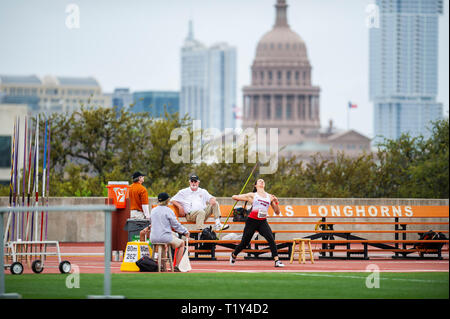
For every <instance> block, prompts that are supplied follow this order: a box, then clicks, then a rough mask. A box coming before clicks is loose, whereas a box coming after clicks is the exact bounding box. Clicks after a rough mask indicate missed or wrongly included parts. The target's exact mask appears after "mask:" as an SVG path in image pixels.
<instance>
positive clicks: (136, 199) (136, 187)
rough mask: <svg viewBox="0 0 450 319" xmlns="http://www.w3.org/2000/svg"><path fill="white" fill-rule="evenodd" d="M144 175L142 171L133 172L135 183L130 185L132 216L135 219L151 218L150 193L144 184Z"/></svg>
mask: <svg viewBox="0 0 450 319" xmlns="http://www.w3.org/2000/svg"><path fill="white" fill-rule="evenodd" d="M144 176H145V175H144V174H142V173H141V172H136V173H134V174H133V184H132V185H131V187H130V218H133V219H137V218H139V219H144V218H146V219H149V218H150V209H149V204H148V193H147V189H146V188H145V187H144V186H142V183H143V182H144Z"/></svg>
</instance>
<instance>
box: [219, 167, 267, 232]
mask: <svg viewBox="0 0 450 319" xmlns="http://www.w3.org/2000/svg"><path fill="white" fill-rule="evenodd" d="M258 165H259V162H256V165H255V166H254V167H253V169H252V172H251V173H250V175H249V176H248V178H247V181H246V182H245V185H244V187H242V189H241V191H240V193H239V195H241V194H242V192H243V191H244V189H245V187H246V186H247V184H248V181H249V180H250V178H251V177H252V175H253V173H254V172H255V169H256V167H258ZM237 202H238V201H235V202H234V205H233V207H232V208H231V211H230V212H229V213H228V216H227V219H226V220H225V223H224V224H223V225H222V228H221V229H220V230H219V237H220V235H221V233H222V230H223V228H224V227H225V225H226V224H227V222H228V218H230V215H231V213H232V212H233V210H234V207H235V206H236V204H237ZM219 239H220V238H219Z"/></svg>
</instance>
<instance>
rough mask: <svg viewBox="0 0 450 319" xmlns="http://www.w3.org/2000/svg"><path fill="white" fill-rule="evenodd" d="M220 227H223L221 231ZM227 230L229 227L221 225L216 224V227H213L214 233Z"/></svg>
mask: <svg viewBox="0 0 450 319" xmlns="http://www.w3.org/2000/svg"><path fill="white" fill-rule="evenodd" d="M222 227H223V229H222ZM228 228H230V225H225V226H223V224H218V225H216V226H214V230H215V231H221V230H225V229H228Z"/></svg>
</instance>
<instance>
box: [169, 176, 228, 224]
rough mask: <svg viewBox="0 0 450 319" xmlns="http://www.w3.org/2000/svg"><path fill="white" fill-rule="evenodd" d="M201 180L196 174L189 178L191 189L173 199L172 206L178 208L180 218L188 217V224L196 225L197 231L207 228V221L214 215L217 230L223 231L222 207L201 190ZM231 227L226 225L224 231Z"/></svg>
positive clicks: (188, 188) (181, 192) (180, 192)
mask: <svg viewBox="0 0 450 319" xmlns="http://www.w3.org/2000/svg"><path fill="white" fill-rule="evenodd" d="M199 184H200V179H199V178H198V176H197V175H196V174H191V175H190V176H189V187H187V188H183V189H182V190H180V191H178V193H177V194H176V195H175V196H174V197H172V204H173V205H175V206H176V207H177V208H178V213H179V215H180V217H184V216H185V217H186V220H187V221H188V222H193V223H195V226H196V228H197V229H199V230H201V229H203V228H204V227H205V224H204V223H205V221H206V220H207V219H208V217H209V216H211V215H214V219H215V223H216V225H215V227H214V229H215V230H220V229H222V226H223V225H222V224H221V223H220V207H219V203H217V201H216V198H215V197H213V196H211V194H209V193H208V191H207V190H205V189H203V188H200V187H199ZM228 227H229V226H228V225H225V227H224V228H223V229H227V228H228Z"/></svg>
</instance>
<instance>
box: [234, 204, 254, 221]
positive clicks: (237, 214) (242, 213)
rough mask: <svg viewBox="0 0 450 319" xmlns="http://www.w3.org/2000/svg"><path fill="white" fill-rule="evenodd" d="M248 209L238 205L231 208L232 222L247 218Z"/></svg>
mask: <svg viewBox="0 0 450 319" xmlns="http://www.w3.org/2000/svg"><path fill="white" fill-rule="evenodd" d="M249 214H250V211H249V210H247V209H245V208H244V207H238V208H235V209H233V221H234V222H245V221H246V220H247V217H248V215H249Z"/></svg>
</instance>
